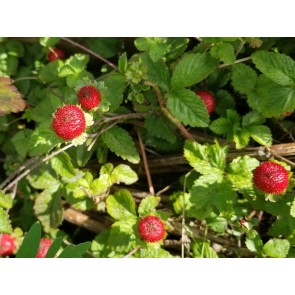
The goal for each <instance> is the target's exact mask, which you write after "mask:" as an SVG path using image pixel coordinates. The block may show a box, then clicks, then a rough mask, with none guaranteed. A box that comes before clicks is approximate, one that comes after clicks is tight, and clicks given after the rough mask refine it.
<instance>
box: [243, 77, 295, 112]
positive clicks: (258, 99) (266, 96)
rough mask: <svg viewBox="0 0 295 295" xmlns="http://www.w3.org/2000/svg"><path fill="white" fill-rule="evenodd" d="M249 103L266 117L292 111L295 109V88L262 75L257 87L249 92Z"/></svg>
mask: <svg viewBox="0 0 295 295" xmlns="http://www.w3.org/2000/svg"><path fill="white" fill-rule="evenodd" d="M248 103H249V105H250V107H252V108H253V109H254V110H257V111H259V112H261V113H262V114H263V115H264V116H265V117H266V118H271V117H274V116H277V115H280V114H282V113H285V112H292V111H293V110H294V109H295V89H293V88H291V87H288V86H281V85H279V84H277V83H274V82H273V81H272V80H270V79H268V78H267V77H266V76H264V75H261V76H260V77H259V78H258V79H257V83H256V86H255V89H254V90H253V91H252V92H251V93H249V94H248Z"/></svg>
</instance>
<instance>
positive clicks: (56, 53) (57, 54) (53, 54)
mask: <svg viewBox="0 0 295 295" xmlns="http://www.w3.org/2000/svg"><path fill="white" fill-rule="evenodd" d="M64 57H65V54H64V52H63V51H62V50H61V49H58V48H54V49H53V50H52V51H49V53H48V55H47V59H48V60H49V61H54V60H56V59H63V58H64Z"/></svg>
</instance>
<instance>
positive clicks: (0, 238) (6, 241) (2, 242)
mask: <svg viewBox="0 0 295 295" xmlns="http://www.w3.org/2000/svg"><path fill="white" fill-rule="evenodd" d="M15 248H16V244H15V240H14V238H13V237H12V236H11V235H9V234H0V255H2V256H9V255H11V254H12V253H13V251H14V250H15Z"/></svg>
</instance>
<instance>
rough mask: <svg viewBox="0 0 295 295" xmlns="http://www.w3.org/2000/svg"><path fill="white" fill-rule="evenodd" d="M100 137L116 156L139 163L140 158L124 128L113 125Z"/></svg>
mask: <svg viewBox="0 0 295 295" xmlns="http://www.w3.org/2000/svg"><path fill="white" fill-rule="evenodd" d="M101 137H102V140H103V142H104V143H105V144H106V145H107V147H108V148H109V149H110V150H111V151H112V152H113V153H115V154H116V155H117V156H119V157H121V158H122V159H123V160H127V161H129V162H131V163H133V164H137V163H139V161H140V158H139V154H138V152H137V150H136V148H135V144H134V141H133V139H132V137H131V136H130V135H129V133H128V132H127V131H126V130H124V129H123V128H121V127H118V126H114V127H112V128H110V129H109V130H107V131H106V132H104V133H103V134H102V136H101Z"/></svg>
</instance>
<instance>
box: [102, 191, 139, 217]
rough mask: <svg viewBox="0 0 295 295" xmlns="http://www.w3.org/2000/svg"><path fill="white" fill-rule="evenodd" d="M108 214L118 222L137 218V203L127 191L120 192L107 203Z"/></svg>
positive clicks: (109, 197)
mask: <svg viewBox="0 0 295 295" xmlns="http://www.w3.org/2000/svg"><path fill="white" fill-rule="evenodd" d="M106 204H107V211H108V213H109V214H110V215H111V216H112V217H113V218H114V219H116V220H123V219H128V218H130V217H136V210H135V202H134V200H133V198H132V195H131V194H130V192H129V191H127V190H124V189H123V190H120V191H117V192H115V194H114V195H109V196H108V198H107V201H106Z"/></svg>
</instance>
